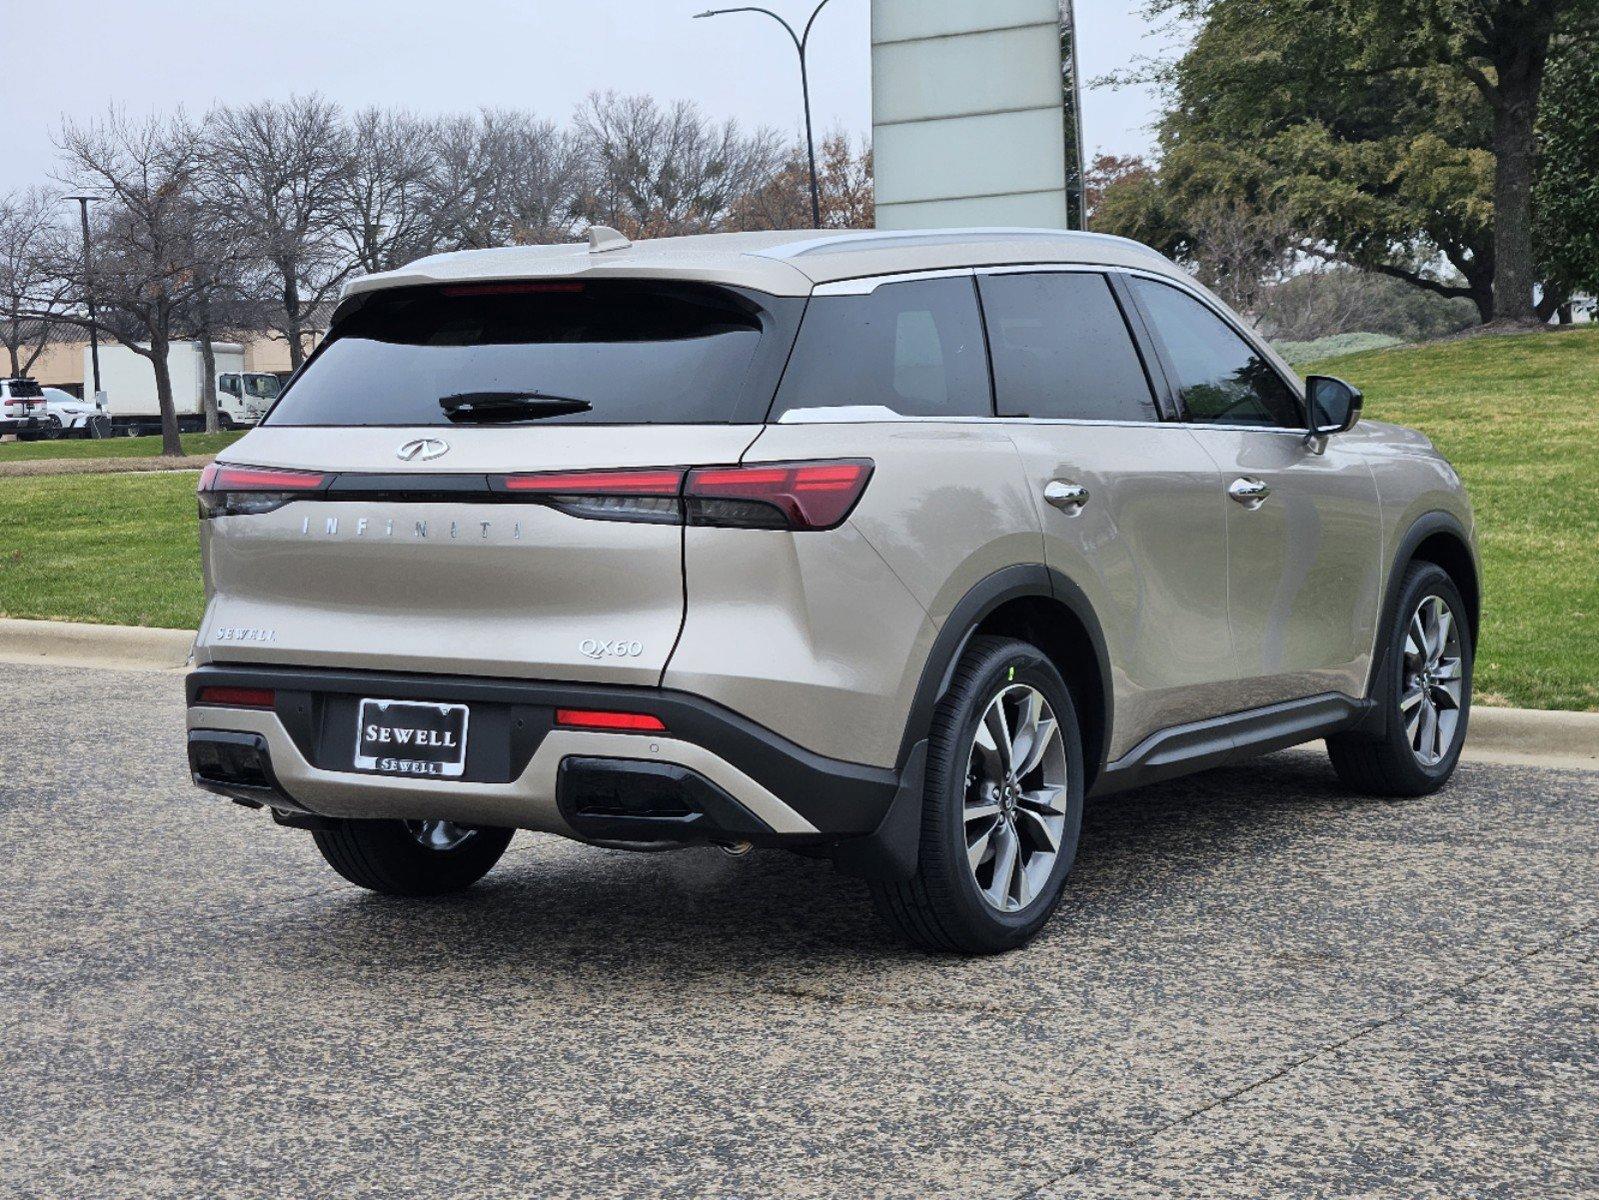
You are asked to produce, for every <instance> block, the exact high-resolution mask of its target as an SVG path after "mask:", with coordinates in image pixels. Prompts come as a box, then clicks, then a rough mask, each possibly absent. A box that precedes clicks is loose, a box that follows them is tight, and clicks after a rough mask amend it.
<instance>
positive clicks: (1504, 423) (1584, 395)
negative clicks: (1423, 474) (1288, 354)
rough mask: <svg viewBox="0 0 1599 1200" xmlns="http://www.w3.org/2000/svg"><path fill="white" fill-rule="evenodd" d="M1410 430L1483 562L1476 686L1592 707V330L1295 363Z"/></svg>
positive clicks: (1548, 703) (1596, 652) (1595, 535)
mask: <svg viewBox="0 0 1599 1200" xmlns="http://www.w3.org/2000/svg"><path fill="white" fill-rule="evenodd" d="M1301 369H1302V370H1304V371H1306V372H1307V373H1308V372H1311V371H1318V372H1322V373H1326V374H1332V375H1341V376H1343V377H1344V378H1346V379H1348V380H1349V381H1350V382H1351V383H1354V384H1356V385H1357V386H1359V387H1361V388H1363V389H1365V392H1366V414H1367V415H1368V416H1371V417H1373V418H1376V419H1378V420H1383V421H1395V422H1397V423H1399V424H1401V425H1409V426H1411V427H1413V428H1415V429H1420V430H1421V431H1422V432H1424V433H1426V434H1427V436H1428V437H1430V438H1431V439H1432V440H1433V443H1434V444H1435V445H1436V446H1437V447H1438V449H1439V450H1441V451H1442V452H1443V453H1444V454H1445V455H1447V456H1448V458H1449V461H1450V462H1452V463H1454V465H1455V468H1456V469H1457V470H1458V471H1459V472H1460V475H1461V478H1463V479H1464V480H1465V482H1466V487H1467V489H1468V490H1469V491H1470V493H1471V501H1472V506H1473V508H1474V509H1475V510H1476V514H1477V539H1478V543H1479V545H1480V548H1481V551H1482V558H1483V576H1484V578H1483V627H1482V639H1481V645H1480V647H1479V649H1478V658H1477V692H1478V696H1479V698H1480V699H1482V700H1483V701H1485V702H1489V703H1499V704H1513V705H1520V706H1525V707H1528V708H1575V709H1589V710H1595V709H1599V328H1585V329H1577V330H1571V331H1563V332H1559V333H1539V334H1527V335H1523V336H1515V337H1480V338H1472V339H1467V340H1463V341H1454V342H1438V343H1433V344H1431V345H1423V346H1410V347H1404V348H1401V349H1396V350H1378V351H1371V352H1367V353H1363V354H1350V355H1344V356H1342V357H1340V358H1333V359H1324V360H1322V361H1321V362H1319V363H1315V364H1313V365H1307V366H1306V367H1303V368H1301Z"/></svg>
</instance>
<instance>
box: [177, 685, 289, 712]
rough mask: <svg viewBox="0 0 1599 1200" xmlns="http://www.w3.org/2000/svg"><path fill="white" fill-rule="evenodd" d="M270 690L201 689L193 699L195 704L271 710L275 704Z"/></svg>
mask: <svg viewBox="0 0 1599 1200" xmlns="http://www.w3.org/2000/svg"><path fill="white" fill-rule="evenodd" d="M277 698H278V697H277V693H276V692H274V691H273V690H272V689H271V688H245V687H203V688H201V689H200V691H199V692H198V694H196V696H195V698H194V702H195V703H196V704H218V705H222V706H224V707H226V708H271V707H272V706H273V705H274V704H276V703H277Z"/></svg>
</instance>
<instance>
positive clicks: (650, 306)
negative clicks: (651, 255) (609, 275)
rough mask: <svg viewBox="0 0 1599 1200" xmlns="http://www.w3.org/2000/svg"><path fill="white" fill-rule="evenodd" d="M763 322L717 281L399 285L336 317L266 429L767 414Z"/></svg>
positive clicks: (665, 420)
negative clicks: (761, 372) (760, 379)
mask: <svg viewBox="0 0 1599 1200" xmlns="http://www.w3.org/2000/svg"><path fill="white" fill-rule="evenodd" d="M763 322H764V323H766V324H769V322H767V321H765V316H764V314H763V310H762V309H761V308H760V307H759V306H757V305H756V304H755V303H754V301H753V300H752V299H750V298H749V297H747V296H746V295H745V294H743V293H739V292H735V291H733V290H731V289H725V288H717V287H712V286H708V285H693V284H667V283H652V282H648V281H601V282H587V283H577V282H551V283H539V284H533V283H522V284H463V285H460V286H453V287H441V288H425V289H424V288H418V289H399V290H396V291H393V292H388V293H380V294H378V295H377V296H374V297H373V298H372V299H371V300H370V301H368V302H367V304H366V305H365V306H364V307H363V308H361V309H359V310H358V311H356V312H355V313H353V314H352V315H351V316H349V317H348V318H346V319H345V320H344V321H342V322H340V323H339V325H338V326H337V327H336V329H335V331H334V333H333V335H332V337H331V338H330V339H329V340H328V342H327V343H326V344H325V345H324V346H323V347H322V349H321V350H320V352H319V353H318V354H317V356H316V357H315V358H314V359H313V360H312V361H311V362H309V363H308V364H307V365H306V367H305V369H304V371H303V372H302V373H301V375H300V377H299V378H298V379H297V380H295V382H294V383H293V385H292V386H291V387H289V388H287V389H286V390H285V391H284V393H283V397H282V399H281V400H280V401H279V402H278V404H277V406H276V407H275V408H274V409H273V410H272V412H271V414H270V415H269V416H268V418H267V424H271V425H448V424H466V423H471V424H523V423H537V424H720V423H726V422H731V421H735V420H755V421H759V420H760V419H761V416H762V415H764V411H765V408H766V406H767V404H768V402H769V401H770V399H771V395H772V385H773V383H775V378H776V373H775V371H773V372H772V373H771V379H772V383H768V385H767V387H766V390H765V393H764V394H761V392H760V388H759V385H758V383H757V382H756V381H755V380H753V379H752V375H753V374H755V373H756V372H755V368H757V367H758V366H759V362H760V360H761V359H763V358H764V357H766V356H763V355H761V354H759V353H758V352H759V351H760V349H761V345H762V342H763V332H762V331H763ZM782 350H783V351H786V350H787V346H786V345H784V346H783V347H782ZM751 407H753V410H754V415H753V416H750V415H749V409H750V408H751Z"/></svg>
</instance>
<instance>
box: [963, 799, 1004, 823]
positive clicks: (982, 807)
mask: <svg viewBox="0 0 1599 1200" xmlns="http://www.w3.org/2000/svg"><path fill="white" fill-rule="evenodd" d="M998 815H999V805H998V804H997V803H994V802H991V801H987V800H984V801H980V802H978V803H977V804H968V805H967V806H966V823H967V824H968V825H970V824H971V823H972V822H973V821H979V820H981V819H982V818H984V817H993V816H998Z"/></svg>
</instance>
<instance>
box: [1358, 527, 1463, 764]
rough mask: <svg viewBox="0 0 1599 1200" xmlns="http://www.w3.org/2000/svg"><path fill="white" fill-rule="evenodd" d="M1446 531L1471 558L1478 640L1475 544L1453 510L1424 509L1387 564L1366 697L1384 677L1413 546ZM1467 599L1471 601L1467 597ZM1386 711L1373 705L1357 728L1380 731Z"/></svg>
mask: <svg viewBox="0 0 1599 1200" xmlns="http://www.w3.org/2000/svg"><path fill="white" fill-rule="evenodd" d="M1440 533H1442V534H1448V535H1449V536H1451V537H1453V538H1454V539H1455V540H1456V541H1458V542H1459V543H1460V544H1461V546H1463V547H1464V548H1465V551H1466V554H1467V555H1468V557H1469V558H1470V559H1471V571H1472V576H1473V584H1474V587H1475V589H1476V592H1477V595H1478V597H1479V601H1478V603H1477V604H1476V605H1475V606H1473V607H1472V610H1471V641H1472V645H1473V647H1475V645H1476V643H1477V631H1478V627H1479V626H1480V625H1481V624H1482V619H1481V612H1480V610H1481V601H1480V597H1481V594H1482V566H1481V563H1480V562H1479V561H1478V557H1477V548H1476V546H1474V545H1473V544H1472V541H1471V536H1470V535H1469V534H1468V533H1467V532H1466V528H1465V526H1464V525H1462V524H1461V523H1460V519H1459V518H1458V517H1456V516H1455V515H1454V514H1452V513H1447V512H1443V511H1441V510H1438V509H1434V510H1433V511H1432V512H1426V513H1423V514H1422V515H1421V516H1419V517H1417V518H1416V519H1415V521H1414V522H1412V523H1411V526H1410V528H1409V529H1407V530H1405V534H1404V536H1403V537H1402V538H1400V539H1399V545H1398V549H1396V550H1395V551H1394V556H1393V559H1392V560H1391V561H1390V562H1389V564H1388V582H1387V585H1386V586H1385V588H1384V590H1383V599H1382V610H1381V616H1380V618H1379V620H1378V622H1377V641H1376V645H1375V646H1374V647H1373V649H1372V656H1371V670H1370V671H1369V672H1368V673H1367V675H1366V696H1367V698H1368V699H1369V698H1370V697H1371V695H1372V693H1373V692H1374V691H1376V689H1377V683H1378V681H1379V680H1380V679H1382V677H1383V672H1384V671H1386V670H1387V668H1388V645H1389V640H1390V638H1389V634H1390V633H1391V631H1392V630H1393V627H1394V621H1395V620H1396V619H1397V618H1398V615H1399V613H1398V609H1399V591H1400V588H1401V586H1402V585H1403V584H1404V580H1405V571H1404V568H1405V565H1406V564H1407V563H1409V562H1410V561H1411V559H1413V558H1414V557H1415V554H1416V550H1417V548H1418V547H1420V545H1421V544H1422V543H1423V542H1424V541H1426V540H1427V539H1428V538H1430V537H1432V536H1434V535H1435V534H1440ZM1462 590H1464V589H1462ZM1467 603H1468V604H1469V603H1470V599H1469V597H1468V599H1467ZM1387 720H1388V715H1387V713H1386V711H1384V709H1383V708H1382V706H1381V705H1374V706H1373V707H1372V709H1371V711H1370V713H1369V714H1368V716H1367V718H1366V720H1365V721H1364V722H1362V724H1361V726H1360V728H1361V732H1363V733H1374V734H1379V733H1381V732H1382V731H1383V730H1384V729H1385V728H1386V724H1387Z"/></svg>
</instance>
